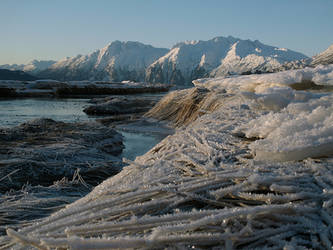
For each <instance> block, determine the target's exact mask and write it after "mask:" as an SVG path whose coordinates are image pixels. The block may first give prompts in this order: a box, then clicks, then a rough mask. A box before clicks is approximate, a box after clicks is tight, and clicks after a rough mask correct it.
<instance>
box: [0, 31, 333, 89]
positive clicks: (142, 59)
mask: <svg viewBox="0 0 333 250" xmlns="http://www.w3.org/2000/svg"><path fill="white" fill-rule="evenodd" d="M332 51H333V47H332V46H331V47H330V48H329V49H328V50H327V51H325V52H323V53H321V54H320V55H318V56H317V57H316V58H315V60H314V61H315V62H319V61H323V60H324V61H325V62H327V61H329V59H327V58H332ZM325 58H326V59H325ZM310 61H311V59H310V58H308V57H307V56H305V55H303V54H301V53H298V52H295V51H291V50H288V49H284V48H277V47H273V46H268V45H265V44H262V43H261V42H259V41H258V40H255V41H251V40H242V39H239V38H234V37H232V36H229V37H216V38H213V39H211V40H208V41H186V42H180V43H178V44H176V45H175V46H173V47H172V48H171V49H170V50H169V49H165V48H154V47H153V46H151V45H145V44H142V43H139V42H121V41H114V42H112V43H110V44H108V45H107V46H106V47H104V48H102V49H98V50H96V51H94V52H92V53H90V54H88V55H78V56H75V57H67V58H64V59H62V60H60V61H58V62H54V61H37V60H34V61H32V62H30V63H29V64H27V65H2V66H0V68H4V69H11V70H23V71H25V72H28V73H30V74H32V75H35V76H37V77H38V78H48V79H55V80H63V81H69V80H93V81H115V82H118V81H123V80H132V81H140V82H142V81H146V82H151V83H173V84H179V85H188V84H191V82H192V80H194V79H198V78H203V77H218V76H227V75H234V74H251V73H264V72H276V71H282V70H285V69H290V68H303V67H305V66H308V65H309V64H310Z"/></svg>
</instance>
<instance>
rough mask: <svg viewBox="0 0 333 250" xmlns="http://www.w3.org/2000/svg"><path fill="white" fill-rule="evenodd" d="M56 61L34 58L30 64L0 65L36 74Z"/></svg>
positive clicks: (1, 67) (4, 67)
mask: <svg viewBox="0 0 333 250" xmlns="http://www.w3.org/2000/svg"><path fill="white" fill-rule="evenodd" d="M54 63H56V61H53V60H32V61H31V62H29V63H28V64H4V65H0V69H9V70H21V71H24V72H26V73H29V74H32V75H36V74H38V73H39V72H41V71H42V70H45V69H47V68H48V67H50V66H51V65H53V64H54Z"/></svg>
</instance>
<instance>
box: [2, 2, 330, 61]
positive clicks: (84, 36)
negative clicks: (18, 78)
mask: <svg viewBox="0 0 333 250" xmlns="http://www.w3.org/2000/svg"><path fill="white" fill-rule="evenodd" d="M332 13H333V0H90V1H88V0H0V28H1V33H0V34H1V36H0V64H5V63H27V62H28V61H31V60H32V59H53V60H59V59H61V58H63V57H66V56H75V55H77V54H87V53H90V52H92V51H94V50H95V49H98V48H102V47H104V46H105V45H106V44H108V43H109V42H111V41H114V40H121V41H140V42H143V43H146V44H151V45H153V46H156V47H167V48H170V47H172V46H173V45H174V44H175V43H176V42H179V41H184V40H208V39H211V38H213V37H216V36H229V35H231V36H234V37H238V38H242V39H251V40H255V39H258V40H260V41H261V42H263V43H265V44H268V45H274V46H278V47H286V48H289V49H293V50H296V51H299V52H302V53H304V54H306V55H308V56H312V55H314V54H316V53H318V52H320V51H322V50H324V49H326V48H327V47H328V46H329V45H330V44H332V43H333V14H332Z"/></svg>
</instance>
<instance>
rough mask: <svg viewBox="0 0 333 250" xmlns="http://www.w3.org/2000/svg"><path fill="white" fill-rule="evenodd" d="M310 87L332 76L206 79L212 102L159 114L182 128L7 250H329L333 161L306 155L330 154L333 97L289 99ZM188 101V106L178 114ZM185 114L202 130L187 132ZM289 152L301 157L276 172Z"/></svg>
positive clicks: (172, 97)
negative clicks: (24, 249)
mask: <svg viewBox="0 0 333 250" xmlns="http://www.w3.org/2000/svg"><path fill="white" fill-rule="evenodd" d="M305 80H307V81H312V82H314V83H316V84H321V85H332V83H333V66H332V65H331V66H327V67H322V66H319V67H317V68H315V69H305V70H298V71H286V72H283V73H277V74H269V75H259V76H258V75H253V76H242V77H235V78H227V79H226V78H215V79H202V80H198V81H195V83H196V85H198V86H199V85H200V88H204V89H206V90H207V91H197V92H195V91H193V89H189V90H185V93H184V90H182V91H178V92H173V93H170V94H169V96H166V97H165V98H164V99H162V100H161V102H160V104H161V103H162V105H161V106H160V108H158V109H157V111H158V112H160V111H163V112H164V113H165V114H166V116H165V119H171V120H174V119H176V120H174V121H175V122H176V123H177V121H178V122H179V123H178V124H177V125H178V126H179V128H178V129H177V131H176V133H175V134H174V135H170V136H168V137H167V138H165V139H164V140H163V141H162V142H160V143H159V144H158V145H156V146H155V147H154V148H153V149H151V150H150V151H149V152H148V153H146V154H145V155H143V156H141V157H137V158H136V160H135V161H133V162H129V163H130V165H129V166H126V167H125V168H124V169H123V170H122V171H121V172H120V173H119V174H117V175H116V176H114V177H111V178H109V179H108V180H106V181H104V182H103V183H102V184H100V185H99V186H97V187H96V188H95V189H94V190H93V191H92V192H91V193H89V194H88V195H87V196H85V197H84V198H82V199H80V200H78V201H76V202H74V203H73V204H70V205H68V206H67V207H66V208H65V209H63V210H61V211H59V212H57V213H55V214H53V215H51V216H50V217H48V218H46V219H44V220H42V221H40V222H37V223H35V224H34V225H32V226H28V227H25V228H22V229H21V230H19V231H17V232H16V231H14V230H11V229H8V230H7V234H8V236H7V237H3V238H2V239H1V240H0V244H1V245H2V246H3V247H4V248H6V247H8V248H14V249H15V248H19V247H20V244H24V245H28V246H34V247H39V248H51V249H54V248H56V247H60V248H71V249H103V248H104V249H105V248H131V247H137V248H166V247H176V248H185V249H187V248H192V247H197V248H201V247H202V248H206V247H217V248H225V249H235V248H236V249H237V248H244V247H246V248H273V249H281V248H288V249H289V248H291V249H292V248H302V247H303V248H315V249H325V248H327V249H330V248H331V247H332V242H333V231H332V228H333V213H332V207H333V182H332V180H333V168H332V166H333V156H332V155H333V152H332V151H331V150H328V151H327V152H325V154H324V155H309V152H311V150H309V147H310V148H311V147H314V146H320V145H321V146H327V145H328V146H332V144H333V133H332V130H331V124H332V121H333V120H332V119H333V112H332V110H333V94H332V93H331V92H327V93H319V94H318V93H313V92H308V91H304V90H302V91H300V90H294V89H293V88H292V84H295V83H301V82H305ZM290 86H291V87H290ZM191 91H192V94H191V93H190V92H191ZM185 96H188V97H189V101H191V98H192V97H194V98H192V104H191V103H189V104H188V106H186V107H184V108H179V106H181V105H183V103H182V102H181V100H182V99H183V98H184V97H185ZM199 97H200V98H199ZM168 98H169V100H168ZM213 104H218V105H213ZM157 105H159V104H157ZM164 106H165V108H163V107H164ZM183 106H184V105H183ZM194 108H195V109H194ZM193 109H194V111H196V112H195V113H196V115H197V116H196V117H192V116H191V115H190V114H191V110H192V111H193ZM164 110H166V111H164ZM167 111H170V113H168V112H167ZM173 112H175V113H176V114H173ZM183 112H185V113H183ZM183 114H185V115H189V116H188V119H193V120H194V121H193V122H191V123H190V124H188V125H187V126H182V124H185V123H186V120H183V121H182V120H181V119H180V117H182V115H183ZM158 115H159V114H157V116H158ZM302 118H303V119H302ZM265 121H266V123H265ZM295 121H299V122H296V123H295ZM279 129H280V130H279ZM295 131H297V132H298V133H300V134H301V135H302V136H303V137H300V136H299V134H297V133H296V132H295ZM286 135H288V136H291V137H290V138H288V140H287V141H286V140H284V139H285V138H286ZM247 137H248V138H247ZM308 137H310V138H312V139H311V140H310V144H309V143H308V142H307V141H306V140H305V139H306V138H308ZM258 138H261V139H258ZM265 142H266V144H267V145H268V144H269V143H272V145H273V146H272V147H269V146H265V145H266V144H265ZM311 142H312V144H311ZM258 143H259V145H257V144H258ZM260 144H263V145H260ZM274 145H275V146H274ZM262 149H265V150H266V149H267V150H269V151H268V152H267V154H263V155H264V156H265V157H264V159H262V158H261V157H260V158H259V159H256V157H257V155H258V152H259V153H260V152H262V151H261V150H262ZM281 149H285V151H284V152H285V153H286V154H287V155H288V150H291V151H289V152H292V150H294V149H297V150H299V151H300V152H301V154H297V157H296V158H291V159H289V158H282V159H280V158H279V159H278V160H277V161H271V160H270V158H271V157H272V156H274V154H275V153H276V152H280V150H281ZM274 150H275V151H274ZM314 156H315V157H320V158H317V159H313V158H309V157H314ZM322 156H325V157H322Z"/></svg>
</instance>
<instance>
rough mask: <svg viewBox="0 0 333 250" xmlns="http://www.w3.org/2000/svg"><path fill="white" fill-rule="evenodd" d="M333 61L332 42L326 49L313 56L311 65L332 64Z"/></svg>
mask: <svg viewBox="0 0 333 250" xmlns="http://www.w3.org/2000/svg"><path fill="white" fill-rule="evenodd" d="M332 63H333V44H332V45H331V46H330V47H328V49H327V50H325V51H323V52H321V53H320V54H318V55H317V56H315V57H314V58H313V61H312V63H311V64H312V65H319V64H324V65H325V64H332Z"/></svg>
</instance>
